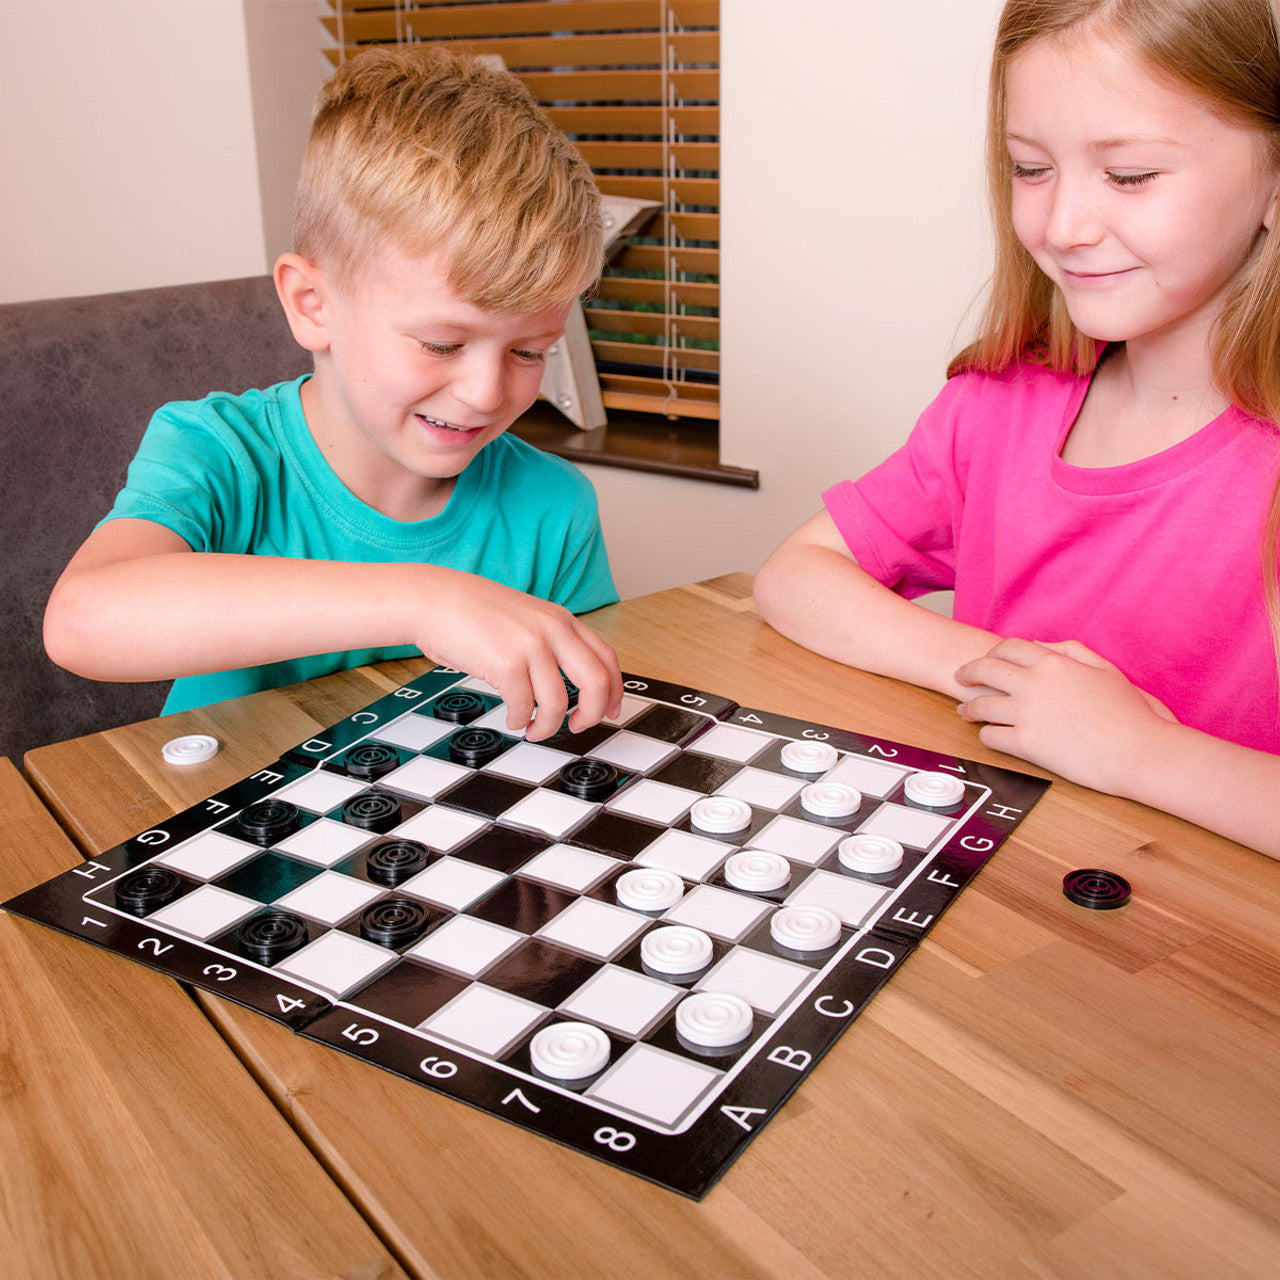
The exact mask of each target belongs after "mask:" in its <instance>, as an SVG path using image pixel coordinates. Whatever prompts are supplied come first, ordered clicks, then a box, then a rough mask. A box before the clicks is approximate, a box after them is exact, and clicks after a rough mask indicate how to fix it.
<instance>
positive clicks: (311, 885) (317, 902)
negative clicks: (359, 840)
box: [275, 871, 383, 924]
mask: <svg viewBox="0 0 1280 1280" xmlns="http://www.w3.org/2000/svg"><path fill="white" fill-rule="evenodd" d="M382 892H383V891H382V889H381V888H380V887H379V886H378V885H376V884H368V883H366V882H365V881H364V880H356V879H354V878H353V877H351V876H344V875H342V874H340V873H339V872H337V871H322V872H321V873H320V874H319V875H318V876H316V877H314V878H313V879H311V880H308V881H307V882H306V884H302V885H299V886H298V887H297V888H296V889H294V890H292V891H291V892H290V893H286V894H285V895H284V897H283V898H278V899H276V903H275V905H276V906H278V907H285V908H287V909H288V910H289V911H298V912H300V913H301V914H302V915H304V916H310V917H311V919H312V920H323V921H324V923H325V924H337V923H338V921H339V920H345V919H346V918H347V917H348V916H349V915H351V914H353V913H354V912H356V911H359V910H360V908H361V907H367V906H368V905H369V903H371V902H372V901H373V900H374V899H375V898H380V897H381V896H382Z"/></svg>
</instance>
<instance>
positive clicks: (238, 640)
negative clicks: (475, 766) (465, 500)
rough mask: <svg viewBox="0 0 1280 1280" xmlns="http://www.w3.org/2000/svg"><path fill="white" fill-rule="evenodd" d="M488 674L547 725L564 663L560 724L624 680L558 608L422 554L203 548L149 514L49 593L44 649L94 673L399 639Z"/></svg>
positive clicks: (523, 720) (125, 673) (517, 721)
mask: <svg viewBox="0 0 1280 1280" xmlns="http://www.w3.org/2000/svg"><path fill="white" fill-rule="evenodd" d="M405 644H409V645H416V646H417V647H418V648H419V649H421V650H422V652H423V653H424V654H426V656H427V657H429V658H432V659H434V660H435V661H437V662H443V663H445V664H447V665H448V666H453V667H457V668H458V669H459V670H463V671H466V672H468V673H470V674H471V675H475V676H479V677H480V678H481V679H483V680H486V681H488V682H489V683H490V684H492V685H493V686H494V687H495V688H496V689H498V691H499V692H500V693H501V694H502V695H503V700H504V701H505V702H506V704H507V709H508V724H509V726H510V727H511V728H513V729H519V728H523V727H525V725H527V724H528V723H529V720H530V717H531V716H532V714H533V708H534V703H535V701H536V702H537V704H538V706H539V707H540V708H541V709H542V711H543V714H542V715H541V716H540V717H539V720H540V721H541V722H542V723H544V724H545V725H546V728H545V729H541V730H540V729H538V728H536V727H531V728H530V730H529V733H528V737H529V738H530V739H531V740H535V741H536V740H537V739H538V738H545V737H547V736H549V735H550V734H551V733H553V732H554V731H555V730H556V728H558V727H559V725H560V722H561V720H562V718H563V716H564V712H565V709H566V694H565V690H564V685H563V682H562V681H561V679H560V670H561V669H563V670H564V672H565V674H566V675H567V676H568V677H569V678H570V680H572V681H573V683H574V684H576V685H577V686H578V689H579V700H578V707H577V709H576V710H575V711H574V713H573V715H572V716H571V717H570V727H571V728H573V729H575V730H578V729H583V728H586V727H588V726H589V725H591V724H594V723H596V722H597V721H598V720H600V719H601V718H602V717H603V716H604V715H606V714H608V713H611V712H614V711H616V710H617V708H618V707H619V706H620V703H621V698H622V677H621V675H620V673H619V671H618V662H617V657H616V656H615V654H614V652H613V650H612V649H611V648H610V647H609V645H607V644H606V643H605V642H604V641H603V640H602V639H601V638H600V637H599V636H597V635H596V634H595V633H594V632H593V631H592V630H591V629H590V628H589V627H586V626H584V625H583V624H582V623H580V622H579V621H578V620H577V619H576V618H575V617H574V616H573V615H572V614H571V613H569V612H568V611H567V610H566V609H563V608H561V607H560V606H559V605H555V604H550V603H548V602H547V601H545V600H539V599H536V598H535V597H533V596H529V595H525V594H524V593H522V592H519V591H513V590H512V589H511V588H509V587H504V586H501V585H500V584H498V583H495V582H491V581H489V580H488V579H486V578H481V577H477V576H476V575H474V574H468V573H460V572H458V571H456V570H452V569H443V568H440V567H439V566H436V565H423V564H363V563H348V562H344V561H321V560H295V559H286V558H278V557H271V556H250V555H220V554H210V553H201V554H199V555H197V554H196V553H194V552H192V550H191V548H190V547H189V546H188V545H187V544H186V543H185V542H184V541H183V540H182V539H181V538H180V537H178V535H177V534H176V533H173V532H172V531H171V530H169V529H166V528H164V527H163V526H162V525H158V524H155V523H153V522H152V521H149V520H136V519H120V520H112V521H108V522H107V523H106V524H104V525H101V526H99V528H97V529H96V530H95V531H94V532H93V533H92V534H90V536H89V538H88V539H87V540H86V541H85V543H84V545H83V546H82V547H81V548H80V550H79V551H78V552H77V553H76V555H75V556H74V557H73V558H72V560H71V563H70V564H69V565H68V566H67V568H66V570H65V571H64V572H63V574H62V577H61V578H60V579H59V580H58V583H57V585H56V586H55V587H54V590H53V593H52V595H51V596H50V598H49V605H48V608H47V610H46V613H45V647H46V649H47V650H48V652H49V656H50V657H51V658H52V659H53V660H54V661H55V662H57V663H58V664H59V665H60V666H63V667H66V668H67V669H68V670H70V671H74V672H76V673H78V674H80V675H84V676H88V677H90V678H92V679H97V680H167V679H172V678H175V677H177V676H184V675H194V674H198V673H203V672H208V671H226V670H233V669H236V668H239V667H248V666H256V665H259V664H261V663H267V662H277V661H282V660H286V659H289V658H298V657H302V656H305V655H308V654H313V653H330V652H343V651H346V650H352V649H371V648H381V647H391V646H395V645H405Z"/></svg>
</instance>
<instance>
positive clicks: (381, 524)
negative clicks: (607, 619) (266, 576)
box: [106, 378, 618, 712]
mask: <svg viewBox="0 0 1280 1280" xmlns="http://www.w3.org/2000/svg"><path fill="white" fill-rule="evenodd" d="M305 381H306V379H305V378H299V379H298V380H297V381H296V382H282V383H280V384H278V385H276V386H274V387H268V388H266V389H265V390H254V391H246V392H245V393H244V394H243V395H223V394H219V395H211V396H207V397H206V398H205V399H203V400H193V401H180V402H176V403H173V404H168V405H165V406H164V407H163V408H162V409H160V410H159V411H158V412H157V413H156V415H155V417H154V418H152V420H151V424H150V425H149V426H148V427H147V430H146V434H145V435H144V436H143V438H142V443H141V445H140V446H139V447H138V452H137V455H136V456H135V457H134V459H133V461H132V462H131V463H130V464H129V474H128V477H127V479H126V481H125V487H124V489H122V490H121V492H120V494H119V496H118V497H117V498H116V502H115V505H114V506H113V507H112V508H111V511H110V512H109V513H108V515H107V516H106V519H107V520H116V519H120V518H121V517H131V518H136V519H142V520H152V521H154V522H155V523H157V524H162V525H164V526H165V527H166V528H168V529H172V530H173V531H174V533H176V534H177V535H178V536H179V537H180V538H182V539H183V541H185V542H186V543H187V545H188V546H190V547H191V549H192V550H193V551H218V552H234V553H241V554H251V555H267V556H288V557H294V558H296V559H300V560H346V561H359V562H363V563H370V564H372V563H378V564H385V563H393V562H394V563H414V562H416V563H420V564H436V565H441V566H443V567H444V568H447V569H459V570H462V571H464V572H466V573H475V574H479V575H481V576H483V577H485V578H491V579H493V581H495V582H501V583H503V584H505V585H506V586H509V587H513V588H515V589H516V590H517V591H525V592H528V593H529V594H530V595H535V596H540V597H541V598H542V599H544V600H551V601H554V602H555V603H557V604H561V605H563V606H564V607H565V608H566V609H569V610H570V611H571V612H573V613H586V612H587V611H588V610H591V609H596V608H599V607H600V606H602V605H606V604H612V603H613V602H614V601H616V600H617V598H618V593H617V590H616V588H615V587H614V585H613V577H612V575H611V573H610V571H609V560H608V556H607V555H606V552H605V546H604V535H603V534H602V532H601V530H600V517H599V510H598V507H597V504H596V495H595V490H594V489H593V488H592V487H591V482H590V481H589V480H588V479H587V478H586V477H585V476H584V475H583V474H582V473H581V472H580V471H578V470H577V468H575V467H574V466H572V465H571V464H570V463H568V462H565V461H563V460H561V459H559V458H554V457H551V456H550V455H548V454H545V453H542V452H540V451H539V450H538V449H535V448H534V447H533V446H532V445H529V444H526V443H525V442H524V441H523V440H519V439H517V438H516V437H514V436H510V435H502V436H499V437H498V438H497V439H496V440H494V441H492V442H491V443H490V444H488V445H486V446H485V447H484V448H483V449H482V450H481V451H480V452H479V453H478V454H477V455H476V456H475V458H474V459H473V460H472V462H471V464H470V465H469V466H468V467H467V469H466V470H465V471H463V472H462V474H461V475H459V476H458V479H457V483H456V484H455V485H454V488H453V492H452V493H451V494H450V496H449V501H448V503H447V504H446V505H445V508H444V510H443V511H441V512H440V514H439V515H436V516H433V517H431V518H430V519H429V520H417V521H402V520H393V519H391V518H390V517H389V516H385V515H383V514H382V513H381V512H380V511H376V510H374V508H372V507H370V506H367V505H366V504H365V503H363V502H361V501H360V499H359V498H357V497H356V496H355V495H354V494H353V493H352V492H351V491H350V490H349V489H348V488H347V487H346V486H345V485H344V484H343V483H342V481H341V480H340V479H339V478H338V476H337V475H336V474H335V472H334V471H333V469H332V468H331V467H330V466H329V464H328V462H327V461H326V460H325V458H324V456H323V455H322V454H321V452H320V450H319V448H318V447H317V445H316V443H315V441H314V439H313V438H312V436H311V431H310V429H309V428H308V427H307V423H306V419H305V418H304V416H303V413H302V403H301V400H300V399H299V395H298V391H299V388H300V387H301V385H302V383H303V382H305ZM287 607H288V602H287V601H281V608H287ZM417 652H418V651H417V650H416V649H415V648H413V647H412V646H410V645H401V646H396V647H391V648H384V649H363V650H353V651H351V652H347V653H325V654H316V655H313V656H311V657H306V658H295V659H291V660H289V661H286V662H272V663H268V664H266V665H264V666H258V667H245V668H242V669H240V670H236V671H220V672H214V673H212V674H210V675H201V676H187V677H184V678H182V679H179V680H175V681H174V684H173V688H172V690H171V691H170V693H169V698H168V701H167V702H166V703H165V707H164V709H165V711H166V712H170V711H184V710H186V709H187V708H189V707H199V706H204V705H205V704H207V703H210V702H219V701H221V700H222V699H224V698H234V697H238V696H239V695H241V694H245V693H253V692H255V691H257V690H259V689H271V688H274V687H275V686H277V685H281V684H290V683H292V682H294V681H296V680H309V679H311V678H313V677H315V676H320V675H327V674H328V673H329V672H332V671H341V670H343V669H344V668H347V667H355V666H360V665H362V664H364V663H366V662H381V661H383V660H384V659H387V658H404V657H410V656H413V655H416V654H417Z"/></svg>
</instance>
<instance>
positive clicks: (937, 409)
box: [822, 374, 966, 599]
mask: <svg viewBox="0 0 1280 1280" xmlns="http://www.w3.org/2000/svg"><path fill="white" fill-rule="evenodd" d="M965 381H966V376H965V375H963V374H962V375H960V376H959V377H957V378H953V379H952V380H951V381H950V382H948V383H947V385H946V387H945V388H944V389H943V391H942V393H941V394H940V395H939V396H938V398H937V399H936V400H935V401H934V402H933V403H932V404H931V405H930V406H929V408H928V409H926V410H925V412H924V413H923V414H922V415H921V417H920V420H919V421H918V422H917V423H916V425H915V428H914V429H913V430H912V432H911V435H910V436H909V437H908V439H907V442H906V444H904V445H903V446H902V448H900V449H898V450H897V451H896V452H895V453H893V454H891V455H890V456H889V457H888V458H886V459H885V461H884V462H882V463H881V464H880V465H879V466H878V467H875V468H873V469H872V470H871V471H869V472H867V474H866V475H864V476H863V477H862V479H860V480H843V481H841V482H840V483H839V484H836V485H833V486H832V487H831V488H830V489H828V490H827V491H826V492H825V493H824V494H823V495H822V499H823V502H824V503H825V504H826V508H827V510H828V512H830V514H831V518H832V519H833V520H834V521H835V524H836V528H837V529H838V530H839V531H840V536H841V537H842V538H843V539H844V541H845V544H846V545H847V546H848V548H849V551H850V553H851V554H852V555H853V558H854V559H855V560H856V561H857V562H858V565H859V566H860V567H861V568H862V569H864V570H865V571H866V572H867V573H869V574H871V576H872V577H873V578H875V579H876V580H877V581H879V582H882V583H884V585H885V586H887V587H890V588H892V590H894V591H896V592H897V593H898V594H899V595H902V596H905V597H907V598H908V599H911V598H914V597H915V596H920V595H924V594H925V593H926V592H929V591H946V590H951V589H952V588H954V586H955V570H956V543H957V539H958V536H959V529H960V522H961V518H962V516H963V512H964V472H965V465H964V460H963V456H962V454H963V442H962V439H961V437H960V434H959V431H958V427H959V422H960V419H961V411H962V409H963V402H964V398H965Z"/></svg>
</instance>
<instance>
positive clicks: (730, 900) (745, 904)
mask: <svg viewBox="0 0 1280 1280" xmlns="http://www.w3.org/2000/svg"><path fill="white" fill-rule="evenodd" d="M770 910H772V908H771V907H770V906H769V904H768V903H767V902H761V901H760V900H759V899H757V898H750V897H747V896H746V895H745V894H741V893H732V892H730V891H729V890H728V889H717V888H716V887H715V886H714V885H709V884H700V885H696V886H695V887H694V888H693V889H690V890H689V892H688V893H686V894H685V895H684V897H683V898H681V899H680V901H679V902H677V903H676V905H675V906H674V907H672V908H671V910H670V911H668V912H667V913H666V915H664V916H663V917H662V918H663V920H664V921H665V922H666V923H668V924H687V925H691V926H692V927H693V928H695V929H701V930H702V931H703V932H704V933H709V934H711V936H712V937H714V938H721V939H723V940H724V941H725V942H737V941H738V939H739V938H741V937H743V935H744V934H746V933H747V932H748V930H750V929H751V928H752V927H753V926H754V925H755V924H757V923H758V922H759V921H760V920H761V919H762V918H763V917H764V916H765V915H767V914H768V912H769V911H770Z"/></svg>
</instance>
